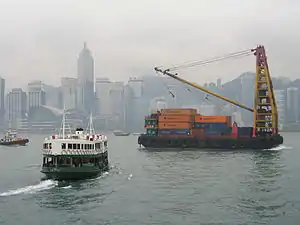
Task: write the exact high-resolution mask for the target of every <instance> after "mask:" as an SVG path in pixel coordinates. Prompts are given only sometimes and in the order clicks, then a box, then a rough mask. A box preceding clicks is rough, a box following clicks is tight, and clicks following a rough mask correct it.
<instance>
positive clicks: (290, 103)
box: [287, 87, 299, 123]
mask: <svg viewBox="0 0 300 225" xmlns="http://www.w3.org/2000/svg"><path fill="white" fill-rule="evenodd" d="M298 94H299V90H298V88H296V87H289V88H288V89H287V120H288V122H290V123H294V122H298V121H299V114H298V108H299V98H298Z"/></svg>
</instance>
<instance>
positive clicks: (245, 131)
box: [238, 127, 253, 137]
mask: <svg viewBox="0 0 300 225" xmlns="http://www.w3.org/2000/svg"><path fill="white" fill-rule="evenodd" d="M252 132H253V127H238V135H239V136H246V137H251V136H252Z"/></svg>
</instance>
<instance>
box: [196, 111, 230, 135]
mask: <svg viewBox="0 0 300 225" xmlns="http://www.w3.org/2000/svg"><path fill="white" fill-rule="evenodd" d="M197 129H200V130H201V132H202V134H205V135H218V136H219V135H230V134H231V117H230V116H201V115H196V116H195V130H197ZM194 133H195V132H194Z"/></svg>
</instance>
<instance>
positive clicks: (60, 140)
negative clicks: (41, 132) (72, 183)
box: [41, 115, 109, 180]
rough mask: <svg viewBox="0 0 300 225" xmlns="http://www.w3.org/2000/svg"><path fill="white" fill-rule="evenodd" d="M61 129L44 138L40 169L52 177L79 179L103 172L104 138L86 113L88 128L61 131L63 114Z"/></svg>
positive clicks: (107, 166) (104, 160) (63, 127)
mask: <svg viewBox="0 0 300 225" xmlns="http://www.w3.org/2000/svg"><path fill="white" fill-rule="evenodd" d="M61 130H62V132H60V133H59V134H58V135H53V136H51V137H49V138H45V141H44V144H43V150H42V152H43V165H42V170H41V172H42V173H44V174H45V175H46V177H47V178H51V179H56V180H80V179H86V178H92V177H96V176H98V175H100V174H101V173H102V172H104V171H107V170H108V168H109V163H108V151H107V149H108V147H107V141H108V140H107V137H106V136H105V135H103V134H96V133H95V131H94V128H93V125H92V115H91V116H90V122H89V129H86V131H84V130H83V129H82V128H77V129H76V131H75V132H74V133H70V134H65V115H63V122H62V129H61Z"/></svg>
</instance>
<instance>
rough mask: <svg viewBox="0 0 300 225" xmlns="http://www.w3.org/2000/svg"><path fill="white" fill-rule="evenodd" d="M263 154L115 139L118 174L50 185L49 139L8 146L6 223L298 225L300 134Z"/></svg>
mask: <svg viewBox="0 0 300 225" xmlns="http://www.w3.org/2000/svg"><path fill="white" fill-rule="evenodd" d="M283 136H284V138H285V139H284V145H282V146H280V147H278V148H275V149H272V150H266V151H261V152H244V153H233V152H223V153H222V152H215V153H214V152H205V151H197V152H190V151H186V152H147V151H143V150H139V149H138V145H137V138H138V137H137V136H127V137H126V136H124V137H116V136H114V135H112V134H111V135H108V140H109V142H108V144H109V161H110V166H111V169H110V171H109V172H108V173H105V174H104V175H103V176H101V177H99V178H96V179H91V180H86V181H79V182H56V181H52V180H42V178H43V174H41V173H40V164H41V151H40V148H41V146H42V142H43V136H36V135H32V136H29V138H30V140H31V142H30V143H29V145H28V146H26V147H0V160H1V163H0V224H7V225H8V224H9V225H16V224H22V225H35V224H43V225H62V224H85V225H88V224H93V225H96V224H116V225H117V224H120V225H121V224H130V225H135V224H136V225H142V224H160V225H163V224H173V225H175V224H176V225H177V224H178V225H182V224H189V225H191V224H197V225H199V224H224V225H225V224H228V225H235V224H247V225H251V224H272V225H282V224H285V225H289V224H291V225H292V224H298V221H299V219H300V212H299V210H300V195H299V190H300V189H299V187H300V175H299V172H300V163H299V162H300V151H299V144H298V143H299V141H298V139H299V133H283Z"/></svg>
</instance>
